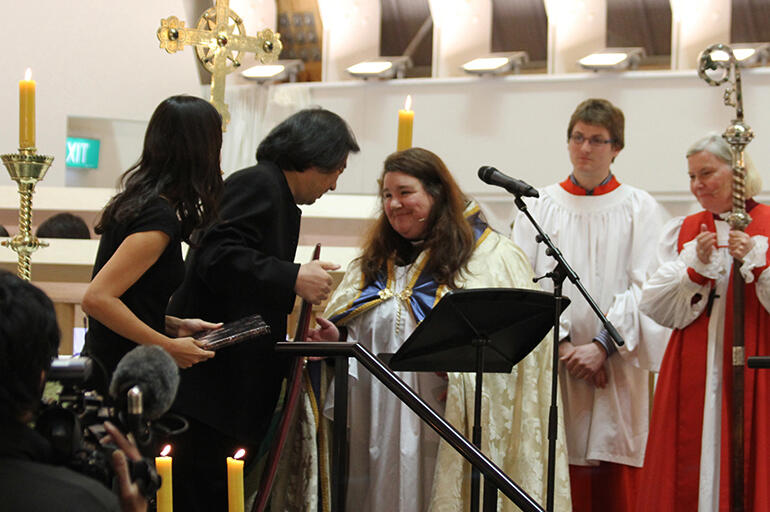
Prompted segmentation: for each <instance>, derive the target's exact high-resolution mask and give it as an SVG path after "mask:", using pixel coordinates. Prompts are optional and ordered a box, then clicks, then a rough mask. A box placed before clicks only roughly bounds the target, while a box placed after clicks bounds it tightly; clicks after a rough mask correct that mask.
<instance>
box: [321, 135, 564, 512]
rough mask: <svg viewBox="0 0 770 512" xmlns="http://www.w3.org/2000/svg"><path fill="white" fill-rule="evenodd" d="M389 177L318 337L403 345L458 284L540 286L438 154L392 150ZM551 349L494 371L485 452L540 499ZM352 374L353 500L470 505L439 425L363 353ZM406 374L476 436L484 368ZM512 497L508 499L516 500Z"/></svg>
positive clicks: (384, 506)
mask: <svg viewBox="0 0 770 512" xmlns="http://www.w3.org/2000/svg"><path fill="white" fill-rule="evenodd" d="M379 185H380V198H381V201H382V213H381V215H380V216H379V218H378V220H377V221H376V223H375V225H374V226H373V228H372V230H371V231H370V233H369V235H368V238H367V241H366V242H365V244H364V248H363V255H362V256H361V257H360V258H358V259H356V260H355V261H353V262H352V263H351V264H350V266H349V268H348V269H347V271H346V273H345V276H344V278H343V280H342V282H341V284H340V286H339V287H338V288H337V290H336V291H335V293H334V295H333V296H332V299H331V301H330V302H329V305H328V306H327V308H326V312H325V313H324V317H326V318H329V319H330V320H331V322H329V321H327V320H324V319H322V318H320V319H319V320H318V322H319V325H320V326H321V328H320V329H319V330H316V331H314V332H313V333H312V334H311V337H312V339H315V340H338V339H341V338H342V339H346V340H347V341H356V342H359V343H362V344H363V345H365V346H366V347H368V348H369V349H370V350H371V351H372V352H374V353H375V354H377V353H380V352H395V351H396V350H398V348H399V347H400V346H401V345H402V344H403V342H404V341H405V340H406V339H407V338H408V337H409V335H410V334H411V333H412V331H413V330H414V329H415V327H416V326H417V324H418V323H419V322H420V321H421V320H422V319H423V318H424V317H425V315H426V314H427V313H428V311H429V310H430V309H431V308H432V307H433V306H434V305H435V304H436V303H437V302H438V300H439V299H440V298H441V297H442V296H443V295H444V294H445V293H446V292H447V291H449V290H451V289H460V288H482V287H519V288H534V285H533V283H532V270H531V268H530V266H529V264H528V263H527V260H526V258H525V257H524V255H523V254H522V253H521V252H520V251H519V250H518V248H517V247H516V246H515V245H514V244H513V243H512V242H511V241H510V240H508V239H507V238H505V237H502V236H500V235H498V234H497V233H496V232H494V231H492V229H490V228H489V227H488V226H487V225H486V223H485V222H484V221H483V219H482V218H481V215H480V212H479V209H478V206H476V205H475V204H473V203H468V202H467V201H466V199H465V196H464V195H463V193H462V192H461V191H460V189H459V187H458V186H457V184H456V183H455V181H454V179H453V178H452V176H451V174H450V173H449V171H448V170H447V168H446V166H445V165H444V163H443V162H442V161H441V159H440V158H439V157H438V156H436V155H435V154H433V153H431V152H430V151H427V150H425V149H420V148H412V149H408V150H405V151H401V152H398V153H394V154H392V155H390V156H389V157H388V158H387V160H386V161H385V165H384V170H383V173H382V176H381V178H380V180H379ZM332 322H333V323H332ZM338 326H339V329H338ZM340 331H342V335H341V336H340ZM550 354H551V352H550V345H549V344H548V343H541V344H540V345H539V346H538V347H537V348H536V349H535V350H534V351H533V352H532V353H531V354H530V355H529V356H527V357H526V358H525V359H524V360H523V361H521V362H520V363H519V364H518V365H517V366H516V367H515V368H514V370H513V371H512V372H511V373H510V374H503V375H500V374H494V375H492V374H490V375H487V376H485V379H484V401H483V403H484V405H485V406H484V408H483V428H484V436H483V437H484V441H483V451H484V453H486V454H488V455H489V456H490V457H491V458H492V459H493V460H494V461H495V462H496V463H497V464H498V465H499V466H500V467H502V468H503V470H504V471H506V473H508V474H509V475H510V476H511V477H512V478H513V479H514V480H515V481H516V482H517V483H519V484H520V485H522V486H523V488H524V489H525V490H526V491H527V493H529V494H530V495H531V496H533V497H534V498H535V499H536V500H538V501H544V497H545V481H546V478H545V474H546V468H547V452H548V441H547V438H546V436H547V431H548V429H547V427H548V407H549V400H550V384H549V383H550V379H551V376H550V375H551V356H550ZM349 375H350V378H351V379H350V428H351V434H350V466H349V481H348V495H347V506H348V509H349V510H366V511H370V512H376V511H383V512H386V511H387V512H393V511H404V512H412V511H422V510H428V509H432V510H467V508H468V498H469V493H470V466H469V465H468V464H466V463H464V461H463V459H462V458H461V457H460V456H459V455H457V454H455V453H454V451H453V450H452V448H451V447H449V445H447V444H445V443H441V447H440V448H439V442H438V436H437V435H436V434H435V433H434V432H433V431H432V430H431V428H430V427H429V426H427V425H426V424H424V423H422V422H421V421H420V419H419V418H418V417H417V415H416V414H414V413H413V412H411V410H409V409H408V408H407V407H406V406H405V405H404V404H402V403H401V402H400V401H399V400H398V399H397V398H396V397H395V396H393V395H392V394H391V393H390V391H388V390H387V388H385V387H384V386H383V385H382V384H380V383H379V382H378V381H376V379H373V378H372V377H371V375H370V374H369V373H368V372H367V371H366V370H365V369H363V368H361V367H359V365H357V364H356V362H355V361H354V360H352V361H351V365H350V372H349ZM399 376H400V377H401V378H402V379H403V380H404V381H405V382H406V383H407V384H408V385H409V386H410V387H412V388H413V389H414V390H415V391H416V392H417V393H418V394H419V395H420V396H421V397H422V398H423V400H425V401H426V402H427V403H428V404H429V405H430V406H431V407H433V408H434V409H435V410H436V411H438V412H439V413H444V410H445V407H444V405H445V403H444V400H443V396H444V394H445V392H447V394H446V418H447V420H448V421H449V422H450V423H452V424H454V425H455V426H456V427H457V428H458V429H460V430H461V431H462V432H463V433H464V434H465V435H466V436H467V437H469V438H470V435H471V431H470V426H471V425H470V418H471V417H472V410H473V398H472V397H473V382H474V380H473V377H471V376H469V375H466V374H449V382H448V388H447V382H446V380H445V379H443V378H442V377H440V376H439V375H436V374H434V373H425V372H423V373H412V372H404V373H399ZM489 404H493V405H494V406H493V407H492V408H491V409H490V408H489V407H487V406H488V405H489ZM327 409H328V408H327ZM560 430H561V432H560V434H559V444H558V449H557V454H558V460H557V468H556V469H557V471H556V476H557V480H556V481H557V485H556V488H557V500H556V506H557V510H569V509H570V497H569V479H568V472H567V456H566V451H565V447H564V432H563V428H562V422H560ZM437 457H438V461H439V463H438V465H437V464H436V461H437ZM434 471H435V474H436V479H435V485H436V487H435V489H433V492H431V489H432V487H433V484H434ZM503 502H505V504H504V505H503V508H502V509H503V510H515V507H514V506H513V504H512V503H510V502H508V500H501V503H503Z"/></svg>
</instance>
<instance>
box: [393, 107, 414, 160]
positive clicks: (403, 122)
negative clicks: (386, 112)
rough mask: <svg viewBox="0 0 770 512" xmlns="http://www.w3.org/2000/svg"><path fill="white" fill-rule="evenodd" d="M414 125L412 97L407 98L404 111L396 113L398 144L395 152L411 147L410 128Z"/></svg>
mask: <svg viewBox="0 0 770 512" xmlns="http://www.w3.org/2000/svg"><path fill="white" fill-rule="evenodd" d="M413 124H414V111H413V110H412V97H411V96H407V97H406V102H405V103H404V109H403V110H399V111H398V143H397V145H396V151H403V150H405V149H409V148H411V147H412V126H413Z"/></svg>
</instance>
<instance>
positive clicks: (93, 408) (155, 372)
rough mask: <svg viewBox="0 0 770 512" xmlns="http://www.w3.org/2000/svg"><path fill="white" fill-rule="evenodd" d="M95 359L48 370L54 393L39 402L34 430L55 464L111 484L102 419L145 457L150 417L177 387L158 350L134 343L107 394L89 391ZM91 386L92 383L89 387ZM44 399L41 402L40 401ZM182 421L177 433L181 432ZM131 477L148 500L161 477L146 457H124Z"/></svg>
mask: <svg viewBox="0 0 770 512" xmlns="http://www.w3.org/2000/svg"><path fill="white" fill-rule="evenodd" d="M93 370H94V362H93V361H92V360H91V359H89V358H87V357H72V358H57V359H55V360H54V361H53V364H52V366H51V370H50V372H49V374H48V381H49V383H55V382H57V383H59V384H60V386H61V390H60V392H59V393H58V395H57V397H56V398H54V399H48V401H47V403H44V405H43V410H42V413H41V414H40V415H39V417H38V419H37V422H36V427H35V428H36V430H37V431H38V432H40V433H41V434H42V435H43V436H44V437H45V438H46V439H48V440H49V442H50V443H51V446H52V447H53V451H54V458H55V460H54V462H55V463H58V464H61V465H65V466H67V467H69V468H71V469H73V470H75V471H77V472H79V473H82V474H84V475H87V476H89V477H92V478H94V479H96V480H99V481H100V482H102V483H103V484H104V485H105V486H107V487H108V488H112V485H113V480H114V476H115V475H114V471H113V469H112V464H111V459H112V452H113V451H115V450H116V449H117V447H116V446H115V445H112V444H109V443H108V444H102V442H101V440H102V439H103V438H104V437H105V436H106V431H105V429H104V422H105V421H110V422H112V423H113V424H115V425H116V426H117V427H118V428H119V429H120V430H121V431H122V432H123V433H124V434H131V435H132V436H133V437H134V439H135V440H136V443H137V445H138V447H139V449H140V451H141V452H142V454H143V455H144V456H145V457H146V456H147V455H148V453H147V452H148V451H149V450H151V449H152V447H151V442H152V437H153V436H152V434H153V425H152V424H151V421H152V420H157V419H158V418H160V417H161V416H163V414H164V413H165V412H166V411H167V410H168V409H169V408H170V407H171V404H172V402H173V400H174V397H175V396H176V390H177V387H178V385H179V373H178V369H177V366H176V364H175V363H174V361H173V359H172V358H171V356H169V355H168V353H166V352H165V351H164V350H163V349H161V348H159V347H151V346H139V347H137V348H135V349H134V350H132V351H131V352H129V353H128V354H126V356H125V357H123V359H121V360H120V363H118V366H117V368H116V369H115V373H114V374H113V378H112V381H111V383H110V389H109V393H110V396H106V397H105V396H103V395H102V394H100V393H99V392H97V391H95V390H93V389H88V388H89V377H91V374H92V373H93ZM91 387H93V386H91ZM44 401H46V400H45V399H44ZM184 428H185V425H184V424H183V425H182V427H181V428H180V429H178V430H177V431H176V432H169V429H168V428H166V429H164V433H166V434H170V433H177V432H178V431H181V430H184ZM128 462H129V471H130V474H131V479H132V481H133V482H134V483H136V484H137V486H138V487H139V489H140V491H141V493H142V494H143V495H144V496H145V497H146V498H148V499H152V498H154V497H155V493H156V491H157V490H158V489H159V488H160V483H161V482H160V477H159V476H158V474H157V472H156V471H155V465H154V463H153V462H152V460H151V459H148V458H142V459H141V460H139V461H131V460H129V461H128Z"/></svg>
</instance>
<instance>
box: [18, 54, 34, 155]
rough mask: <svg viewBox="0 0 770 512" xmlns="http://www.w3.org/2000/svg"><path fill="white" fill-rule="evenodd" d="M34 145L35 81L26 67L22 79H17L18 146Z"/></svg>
mask: <svg viewBox="0 0 770 512" xmlns="http://www.w3.org/2000/svg"><path fill="white" fill-rule="evenodd" d="M34 146H35V81H34V80H32V70H31V69H29V68H27V72H26V73H25V74H24V80H19V147H21V148H30V147H34Z"/></svg>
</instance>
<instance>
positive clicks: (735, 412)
mask: <svg viewBox="0 0 770 512" xmlns="http://www.w3.org/2000/svg"><path fill="white" fill-rule="evenodd" d="M710 72H712V74H709V73H710ZM698 76H700V77H701V78H702V79H703V80H705V81H706V83H708V84H709V85H714V86H719V85H722V84H723V83H725V82H729V85H728V86H727V87H726V88H725V92H724V103H725V105H727V106H730V107H735V119H733V121H732V123H731V124H730V126H728V127H727V129H726V130H725V132H724V133H723V134H722V137H723V138H724V139H725V140H726V141H727V143H728V144H730V148H731V150H732V151H731V153H732V167H733V208H732V210H731V211H730V214H729V215H728V217H727V219H726V220H727V223H728V224H729V225H730V227H731V228H732V229H737V230H740V231H743V230H745V229H746V227H747V226H748V225H749V223H750V222H751V216H750V215H749V214H748V213H747V212H746V166H745V162H744V155H743V150H744V149H745V148H746V146H747V145H748V144H749V142H751V139H753V138H754V132H752V131H751V128H750V127H749V126H748V125H746V123H744V122H743V91H742V90H741V72H740V68H739V66H738V61H737V60H736V58H735V55H734V54H733V50H732V48H730V47H729V46H726V45H724V44H713V45H711V46H709V47H708V48H706V49H705V50H704V51H703V52H702V53H701V54H700V57H699V58H698ZM741 264H742V262H741V261H740V260H738V259H735V260H734V261H733V276H732V279H733V283H732V284H733V347H732V348H733V358H732V359H733V407H732V411H731V412H732V437H731V439H730V443H731V447H732V454H733V456H732V460H731V461H730V464H731V471H730V489H731V494H732V499H731V502H732V507H731V510H732V512H743V510H744V508H745V503H744V493H743V491H744V481H743V468H744V453H743V384H744V382H743V368H744V365H745V361H746V356H745V353H744V348H743V345H744V332H743V328H744V321H745V320H744V316H743V311H744V283H743V278H742V276H741V273H740V271H739V268H740V266H741Z"/></svg>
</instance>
